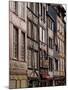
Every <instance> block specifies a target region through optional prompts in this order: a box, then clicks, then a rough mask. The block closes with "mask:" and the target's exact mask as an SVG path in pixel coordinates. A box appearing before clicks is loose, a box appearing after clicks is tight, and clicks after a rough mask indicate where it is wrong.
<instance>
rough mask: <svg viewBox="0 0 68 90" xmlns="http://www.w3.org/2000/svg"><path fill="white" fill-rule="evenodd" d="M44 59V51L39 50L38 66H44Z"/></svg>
mask: <svg viewBox="0 0 68 90" xmlns="http://www.w3.org/2000/svg"><path fill="white" fill-rule="evenodd" d="M45 60H46V52H45V51H42V50H41V51H40V67H45V63H44V62H45Z"/></svg>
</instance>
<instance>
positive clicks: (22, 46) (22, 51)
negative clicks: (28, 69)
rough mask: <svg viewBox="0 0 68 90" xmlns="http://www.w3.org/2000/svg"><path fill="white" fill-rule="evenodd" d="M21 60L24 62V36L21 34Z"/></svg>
mask: <svg viewBox="0 0 68 90" xmlns="http://www.w3.org/2000/svg"><path fill="white" fill-rule="evenodd" d="M21 59H22V61H24V60H25V35H24V33H23V32H21Z"/></svg>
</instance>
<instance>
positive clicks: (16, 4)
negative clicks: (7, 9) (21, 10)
mask: <svg viewBox="0 0 68 90" xmlns="http://www.w3.org/2000/svg"><path fill="white" fill-rule="evenodd" d="M15 13H16V14H18V2H17V1H15Z"/></svg>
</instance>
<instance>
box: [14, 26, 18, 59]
mask: <svg viewBox="0 0 68 90" xmlns="http://www.w3.org/2000/svg"><path fill="white" fill-rule="evenodd" d="M14 30H16V31H17V41H15V39H16V36H15V34H16V33H15V31H14ZM15 42H16V43H17V50H16V53H17V55H16V56H15V51H14V47H15V46H16V45H15ZM13 58H14V59H15V60H18V28H17V27H16V26H14V25H13Z"/></svg>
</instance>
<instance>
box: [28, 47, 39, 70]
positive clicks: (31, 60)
mask: <svg viewBox="0 0 68 90" xmlns="http://www.w3.org/2000/svg"><path fill="white" fill-rule="evenodd" d="M27 58H28V68H35V69H37V68H38V52H36V51H34V50H32V49H28V55H27Z"/></svg>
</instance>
